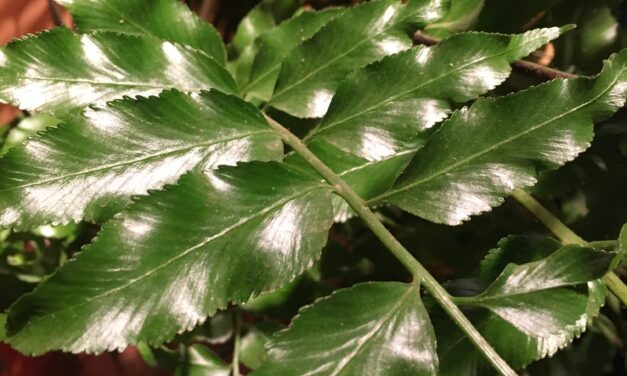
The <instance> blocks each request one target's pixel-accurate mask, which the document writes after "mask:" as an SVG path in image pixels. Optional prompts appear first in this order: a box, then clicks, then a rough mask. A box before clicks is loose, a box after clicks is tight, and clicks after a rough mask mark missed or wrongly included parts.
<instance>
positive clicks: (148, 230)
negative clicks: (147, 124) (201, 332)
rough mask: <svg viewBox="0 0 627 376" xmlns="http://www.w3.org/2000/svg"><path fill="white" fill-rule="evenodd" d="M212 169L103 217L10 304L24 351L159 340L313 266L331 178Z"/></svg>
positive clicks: (255, 166) (256, 166)
mask: <svg viewBox="0 0 627 376" xmlns="http://www.w3.org/2000/svg"><path fill="white" fill-rule="evenodd" d="M207 174H208V175H205V174H201V173H198V172H195V173H190V174H187V175H185V176H183V177H182V178H181V179H180V181H179V182H178V184H177V185H175V186H169V187H167V188H166V189H165V191H158V192H152V193H151V194H150V196H145V197H141V198H139V199H138V200H137V202H136V203H134V204H133V205H132V206H131V207H129V209H127V210H126V211H125V212H124V213H123V215H121V216H118V217H116V218H115V219H114V220H112V221H110V222H108V223H107V224H106V225H105V226H104V228H103V230H102V232H101V233H100V234H99V235H98V238H97V240H95V241H94V243H93V244H92V245H91V246H89V247H88V248H87V249H86V250H85V251H83V252H82V253H81V254H80V255H79V256H78V257H77V258H76V260H74V261H70V262H67V263H66V264H65V265H64V267H63V268H61V269H60V270H59V272H57V273H56V274H55V275H54V276H53V277H51V278H50V279H48V280H46V281H45V282H44V283H42V284H41V285H39V286H38V287H37V289H36V290H35V291H34V292H33V293H32V294H29V295H27V296H25V297H23V298H22V299H20V300H19V301H18V302H17V303H16V304H14V305H13V306H12V308H11V310H10V312H9V316H8V319H7V334H8V341H9V343H10V344H11V345H12V346H13V347H15V348H16V349H18V350H19V351H21V352H23V353H29V354H39V353H43V352H46V351H49V350H52V349H64V350H66V351H72V352H82V351H87V352H100V351H105V350H113V349H122V348H125V347H126V346H128V345H129V344H135V343H137V342H139V341H145V342H147V343H149V344H161V343H163V342H165V341H167V340H169V339H171V338H172V337H173V336H174V334H176V333H178V332H182V331H185V330H189V329H191V328H193V327H194V326H195V325H196V324H198V323H200V322H202V321H204V320H205V318H206V317H207V316H208V315H210V314H213V313H215V312H216V310H217V309H220V308H224V307H225V306H226V305H227V304H228V303H229V302H234V303H236V304H238V303H239V304H241V303H244V302H246V301H247V300H248V299H249V298H250V297H251V296H256V295H258V294H260V293H262V292H268V291H271V290H275V289H277V288H279V287H281V286H283V285H285V284H286V283H288V282H289V281H291V280H292V279H294V278H295V277H296V276H297V275H299V274H300V273H302V272H303V271H304V270H305V269H306V268H309V267H311V266H312V264H313V262H314V261H315V260H316V259H317V258H318V257H319V254H320V249H321V248H322V246H323V245H324V244H325V242H326V238H327V231H328V230H329V227H330V226H331V223H332V213H331V206H330V194H331V192H330V189H329V188H328V187H327V186H325V185H322V184H316V181H312V180H311V178H309V177H308V176H306V175H302V174H300V173H298V172H295V171H294V170H291V169H288V168H286V167H284V166H283V165H281V164H278V163H274V162H268V163H250V164H241V165H239V166H237V167H223V168H221V169H220V170H217V171H211V172H208V173H207ZM251 176H254V179H255V184H251V180H250V179H251Z"/></svg>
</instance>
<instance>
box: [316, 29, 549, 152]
mask: <svg viewBox="0 0 627 376" xmlns="http://www.w3.org/2000/svg"><path fill="white" fill-rule="evenodd" d="M559 34H560V30H559V29H558V28H549V29H538V30H533V31H530V32H528V33H525V34H521V35H513V36H508V35H502V34H485V33H465V34H460V35H455V36H453V37H451V38H449V39H446V40H444V41H442V42H441V43H439V44H437V45H435V46H432V47H424V46H417V47H414V48H412V49H410V50H408V51H404V52H401V53H399V54H397V55H393V56H390V57H386V58H384V59H383V60H381V61H380V62H377V63H374V64H372V65H369V66H367V67H365V68H363V69H360V70H359V71H357V72H355V73H354V74H352V75H350V76H349V77H348V78H347V79H346V80H344V81H343V82H342V83H341V84H340V87H339V88H338V90H337V93H336V95H335V96H334V97H333V100H332V101H331V105H330V107H329V111H328V112H327V114H326V115H325V117H324V119H323V121H322V124H321V125H320V127H319V128H317V129H316V130H314V131H313V132H312V134H311V135H310V136H309V138H315V139H324V140H325V141H327V142H329V143H332V144H334V145H335V146H337V147H338V148H341V149H342V150H344V151H346V152H349V153H352V154H355V155H358V156H360V157H362V158H366V159H368V160H377V159H382V158H385V157H389V156H391V155H393V154H395V153H398V152H399V151H404V150H407V149H411V148H412V147H414V145H413V141H414V139H415V137H416V136H417V135H419V134H420V133H421V132H422V131H424V130H425V129H427V128H430V127H432V126H433V125H434V124H435V123H437V122H439V121H441V120H442V119H444V118H445V117H446V116H448V114H449V112H450V105H449V103H450V102H457V103H463V102H466V101H469V100H471V99H476V98H477V97H478V96H480V95H482V94H485V93H486V92H488V91H489V90H492V89H494V88H495V87H496V86H497V85H499V84H500V83H502V82H503V81H504V80H505V79H506V78H507V77H508V76H509V74H510V72H511V68H510V63H512V62H513V61H515V60H518V59H520V58H522V57H524V56H527V55H529V54H530V53H531V52H533V51H535V50H536V49H538V48H539V47H541V46H542V45H544V44H546V43H547V42H549V41H550V40H552V39H554V38H557V37H558V36H559Z"/></svg>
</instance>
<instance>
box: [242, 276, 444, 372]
mask: <svg viewBox="0 0 627 376" xmlns="http://www.w3.org/2000/svg"><path fill="white" fill-rule="evenodd" d="M312 333H315V335H312ZM267 348H268V359H267V360H266V362H265V363H264V364H263V365H262V367H261V368H260V369H259V370H258V371H256V372H254V373H253V375H255V376H262V375H272V376H284V375H285V376H287V375H290V376H291V375H298V374H302V372H303V371H304V370H307V371H309V374H310V375H317V376H323V375H334V376H343V375H346V376H348V375H364V376H369V375H372V376H375V375H377V376H378V375H387V376H395V375H435V374H436V370H437V367H438V360H437V357H436V354H435V336H434V334H433V328H432V327H431V323H430V322H429V317H428V315H427V312H426V310H425V308H424V306H423V305H422V302H421V300H420V291H419V288H418V287H417V286H415V285H406V284H402V283H395V282H377V283H365V284H360V285H356V286H354V287H352V288H349V289H344V290H338V291H336V292H335V293H333V295H331V296H329V297H326V298H323V299H320V300H318V301H317V302H316V303H314V304H313V305H311V306H309V307H306V308H304V309H302V310H301V311H300V313H299V314H298V316H297V317H296V318H295V319H294V321H293V322H292V324H291V325H290V327H289V328H288V329H287V330H285V331H281V332H278V333H277V334H275V335H274V336H273V337H272V338H271V340H270V342H269V345H268V347H267Z"/></svg>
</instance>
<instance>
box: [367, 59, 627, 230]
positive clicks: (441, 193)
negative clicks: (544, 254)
mask: <svg viewBox="0 0 627 376" xmlns="http://www.w3.org/2000/svg"><path fill="white" fill-rule="evenodd" d="M626 64H627V50H625V51H623V52H621V53H620V54H617V55H614V56H613V57H612V58H611V59H610V60H609V61H607V62H606V64H605V67H604V69H603V71H602V72H601V74H600V75H599V76H598V77H596V78H595V79H588V78H583V77H582V78H575V79H567V80H555V81H551V82H549V83H546V84H543V85H540V86H536V87H533V88H530V89H528V90H525V91H523V92H519V93H516V94H511V95H507V96H504V97H500V98H496V99H479V100H477V101H476V102H475V103H474V104H473V105H472V106H470V107H469V108H464V109H462V110H460V111H458V112H456V113H454V114H453V116H452V117H451V118H450V119H449V120H447V121H446V122H445V123H444V124H443V125H442V127H441V128H440V129H439V131H438V132H437V133H435V134H434V136H433V137H432V138H431V139H430V140H429V142H428V143H427V144H426V145H425V146H424V147H423V148H422V149H420V150H419V151H418V152H417V153H416V155H415V156H414V159H413V160H412V162H411V164H410V165H409V166H408V167H407V169H406V170H405V172H404V174H403V175H402V176H401V177H400V178H399V180H398V182H397V183H396V185H395V187H394V188H393V189H392V190H391V191H389V192H388V193H386V194H384V195H382V196H380V197H379V198H377V199H375V200H373V202H380V201H382V200H384V201H386V202H388V203H392V204H395V205H398V206H399V207H401V208H402V209H404V210H407V211H409V212H411V213H413V214H415V215H418V216H420V217H423V218H425V219H428V220H431V221H433V222H438V223H445V224H449V225H456V224H459V223H461V222H462V221H464V220H466V219H468V218H469V217H470V216H471V215H474V214H479V213H481V212H485V211H488V210H490V209H491V208H492V207H493V206H496V205H499V204H500V203H502V202H503V197H504V196H506V195H508V194H509V193H510V192H511V191H512V190H513V189H514V188H517V187H526V186H530V185H532V184H534V183H535V182H536V175H537V173H536V170H537V169H539V168H555V167H558V166H560V165H562V164H564V163H565V162H568V161H570V160H572V159H574V158H575V157H576V156H577V155H578V154H579V153H581V152H582V151H584V150H585V149H586V148H587V147H588V146H589V143H590V141H591V140H592V137H593V124H594V122H597V121H601V120H604V119H606V118H608V117H609V116H610V115H612V114H613V113H614V112H615V111H617V110H618V109H619V108H621V107H622V106H623V104H624V102H625V97H626V95H627V84H626V82H627V73H626V72H625V65H626Z"/></svg>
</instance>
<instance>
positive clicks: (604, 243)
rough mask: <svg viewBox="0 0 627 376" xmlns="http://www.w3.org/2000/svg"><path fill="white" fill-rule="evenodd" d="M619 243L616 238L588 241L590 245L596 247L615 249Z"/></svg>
mask: <svg viewBox="0 0 627 376" xmlns="http://www.w3.org/2000/svg"><path fill="white" fill-rule="evenodd" d="M617 245H618V241H616V240H596V241H593V242H588V246H589V247H592V248H594V249H608V250H609V249H613V248H616V246H617Z"/></svg>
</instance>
